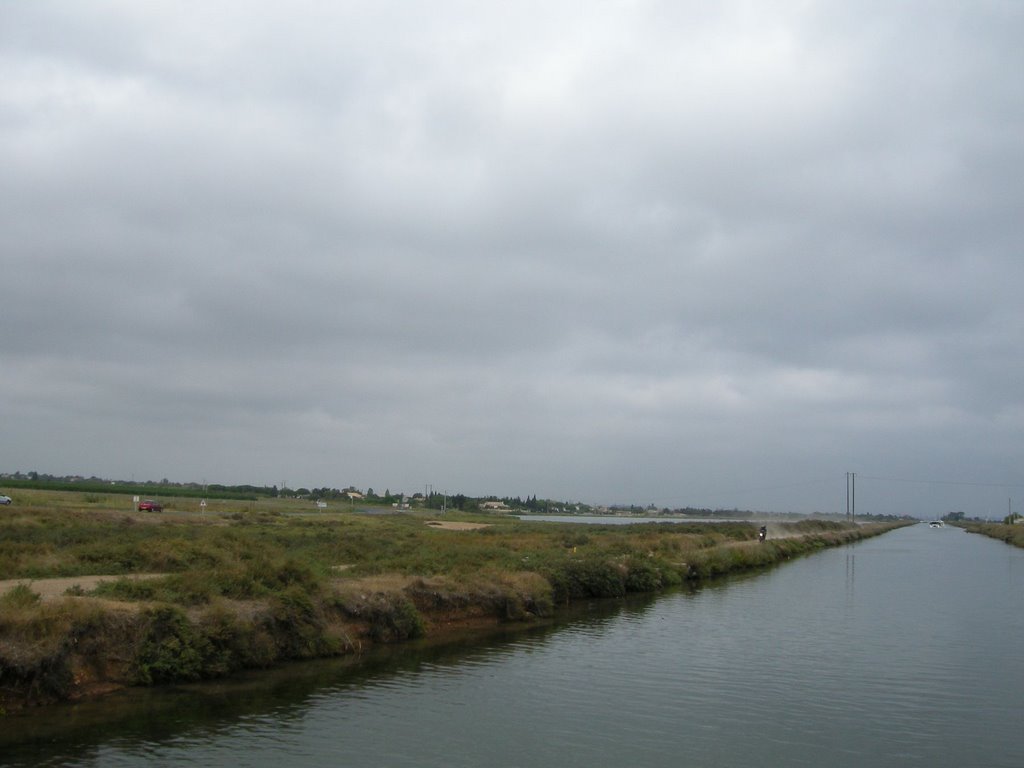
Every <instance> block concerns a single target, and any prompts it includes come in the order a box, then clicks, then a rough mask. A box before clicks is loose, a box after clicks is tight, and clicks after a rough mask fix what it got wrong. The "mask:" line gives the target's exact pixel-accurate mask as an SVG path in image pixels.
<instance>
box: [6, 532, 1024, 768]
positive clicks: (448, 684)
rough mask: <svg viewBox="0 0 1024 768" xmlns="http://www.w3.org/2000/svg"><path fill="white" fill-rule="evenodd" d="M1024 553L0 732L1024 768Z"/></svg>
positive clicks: (655, 603) (692, 599)
mask: <svg viewBox="0 0 1024 768" xmlns="http://www.w3.org/2000/svg"><path fill="white" fill-rule="evenodd" d="M1022 640H1024V550H1018V549H1014V548H1012V547H1010V546H1008V545H1006V544H1003V543H1001V542H997V541H993V540H991V539H986V538H982V537H980V536H974V535H970V534H966V533H963V532H962V531H960V530H959V529H956V528H944V529H931V528H929V527H928V526H925V525H917V526H912V527H909V528H905V529H901V530H897V531H894V532H892V533H889V534H886V535H884V536H882V537H878V538H875V539H870V540H868V541H865V542H861V543H859V544H856V545H852V546H849V547H843V548H837V549H831V550H826V551H824V552H820V553H817V554H814V555H812V556H809V557H805V558H800V559H797V560H795V561H793V562H790V563H787V564H784V565H782V566H780V567H777V568H774V569H772V570H770V571H767V572H763V573H760V574H757V575H752V576H749V575H748V576H745V577H742V578H733V579H729V580H726V581H723V582H721V583H716V584H715V585H713V586H706V587H704V588H702V589H700V590H698V591H695V592H677V593H673V594H669V595H663V596H661V597H659V598H657V599H646V600H641V601H631V602H627V603H624V604H621V605H618V606H616V607H615V608H614V610H609V609H608V607H607V606H603V605H602V606H593V607H592V608H591V609H590V610H589V611H587V612H585V613H583V614H581V615H580V616H578V617H576V618H574V619H573V620H572V621H570V622H567V623H564V624H560V625H558V626H555V627H549V628H545V629H539V630H532V631H526V632H517V633H512V634H503V635H498V636H493V637H490V638H488V639H486V640H484V641H483V642H476V643H474V644H473V645H470V646H465V647H454V646H448V647H443V648H436V647H435V648H431V647H428V646H425V645H424V646H414V647H406V648H403V649H399V650H398V651H395V650H389V651H388V652H385V653H381V654H374V655H373V656H371V657H369V658H367V659H364V660H362V661H360V662H358V663H353V662H352V661H351V660H345V661H328V662H312V663H308V664H299V665H294V666H289V667H288V668H286V669H283V670H278V671H275V672H272V673H263V674H260V675H254V676H252V677H249V678H246V679H243V680H241V681H233V682H231V683H226V684H218V685H202V686H192V687H182V688H174V689H171V690H163V691H142V692H127V693H125V694H123V695H117V696H114V697H112V698H110V699H106V700H104V701H103V702H99V703H90V704H83V705H78V706H74V707H71V706H68V707H58V708H52V709H47V710H40V711H39V712H38V713H35V714H34V715H33V716H32V717H24V716H21V715H18V716H8V717H6V718H0V730H2V731H3V734H2V736H0V764H3V765H33V766H47V765H48V766H57V765H60V766H104V767H106V766H164V765H167V766H169V765H203V766H207V765H219V764H230V765H238V766H273V767H274V768H283V766H291V765H303V766H381V767H385V766H393V767H396V768H397V767H400V766H410V767H411V766H416V767H417V768H420V767H423V766H445V767H449V766H467V767H468V766H488V767H489V768H490V767H495V768H502V767H508V768H512V767H513V766H524V767H525V766H530V767H531V768H536V767H538V766H559V767H564V766H650V767H659V766H674V767H677V766H681V765H683V766H698V767H700V766H729V767H730V768H736V767H741V766H759V767H763V766H822V765H827V766H829V768H842V767H843V766H857V767H858V768H862V767H863V766H908V765H911V766H913V765H919V766H928V767H929V768H935V767H936V766H939V767H941V766H956V767H957V768H962V767H963V766H988V767H989V768H995V767H997V766H1006V767H1007V768H1009V767H1011V766H1012V767H1014V768H1019V767H1020V766H1024V738H1022V737H1021V735H1020V729H1021V727H1022V726H1024V646H1022Z"/></svg>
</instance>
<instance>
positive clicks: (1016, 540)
mask: <svg viewBox="0 0 1024 768" xmlns="http://www.w3.org/2000/svg"><path fill="white" fill-rule="evenodd" d="M952 524H953V525H956V526H958V527H960V528H963V529H964V530H965V531H967V532H968V533H980V534H982V535H983V536H988V537H989V538H992V539H999V540H1000V541H1005V542H1006V543H1007V544H1013V545H1014V546H1015V547H1024V524H1016V525H1007V524H1005V523H970V522H957V523H952Z"/></svg>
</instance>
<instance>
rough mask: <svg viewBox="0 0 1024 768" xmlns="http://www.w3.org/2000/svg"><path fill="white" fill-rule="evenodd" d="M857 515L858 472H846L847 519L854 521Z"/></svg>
mask: <svg viewBox="0 0 1024 768" xmlns="http://www.w3.org/2000/svg"><path fill="white" fill-rule="evenodd" d="M856 517H857V473H856V472H847V473H846V519H847V520H848V521H849V522H851V523H852V522H853V521H854V519H855V518H856Z"/></svg>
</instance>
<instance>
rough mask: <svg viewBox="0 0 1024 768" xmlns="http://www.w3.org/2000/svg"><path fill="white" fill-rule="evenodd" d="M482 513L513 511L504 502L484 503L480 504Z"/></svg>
mask: <svg viewBox="0 0 1024 768" xmlns="http://www.w3.org/2000/svg"><path fill="white" fill-rule="evenodd" d="M480 511H481V512H511V511H512V510H511V509H510V508H509V506H508V505H507V504H505V502H504V501H482V502H480Z"/></svg>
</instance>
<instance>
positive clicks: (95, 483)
mask: <svg viewBox="0 0 1024 768" xmlns="http://www.w3.org/2000/svg"><path fill="white" fill-rule="evenodd" d="M0 486H6V487H10V488H37V489H49V490H64V491H80V492H84V493H101V492H102V493H118V494H128V495H144V496H155V497H160V496H162V497H168V498H169V497H202V498H209V499H241V500H249V501H255V500H257V499H260V498H291V499H308V500H309V501H310V502H313V503H316V504H318V505H321V506H323V505H324V503H327V502H333V503H347V504H349V505H351V506H353V507H355V505H367V506H374V507H380V506H385V507H392V508H395V509H409V510H411V509H432V510H438V511H443V510H459V511H461V512H484V513H487V512H490V513H495V514H539V515H610V516H623V515H638V516H645V517H692V518H704V519H712V520H714V519H723V520H743V519H748V518H763V517H776V518H780V519H784V518H794V519H795V518H807V517H811V518H824V519H828V518H835V517H840V516H839V515H835V514H827V513H820V512H815V513H813V514H811V515H802V514H795V513H789V512H773V511H764V510H746V509H737V508H731V509H710V508H706V507H690V506H687V507H676V508H669V507H658V506H656V505H654V504H647V505H640V504H611V505H600V504H586V503H583V502H578V501H564V500H554V499H540V498H538V497H537V496H536V495H531V496H526V497H525V498H524V497H522V496H494V495H490V496H470V495H467V494H464V493H447V492H440V491H435V490H434V489H433V488H432V487H431V486H430V485H427V486H425V487H424V489H423V490H422V491H420V490H417V491H413V492H408V491H406V490H399V491H392V490H391V489H390V488H387V489H385V490H384V492H383V493H379V492H377V491H375V490H374V489H373V488H365V489H362V488H358V487H356V486H354V485H350V486H347V487H345V488H331V487H323V488H302V487H300V488H290V487H288V486H286V485H284V484H282V485H281V486H277V485H244V484H243V485H224V484H220V483H205V482H202V483H200V482H185V483H182V482H173V481H171V480H169V479H167V478H163V479H161V480H145V481H137V480H134V479H130V480H123V479H110V478H102V477H97V476H95V475H92V476H89V477H86V476H84V475H52V474H46V473H43V472H37V471H31V472H21V471H17V472H0ZM954 514H955V513H954ZM959 514H960V515H961V516H962V514H963V513H959ZM858 519H863V520H896V519H910V518H909V517H908V516H902V517H899V516H895V515H858Z"/></svg>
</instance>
